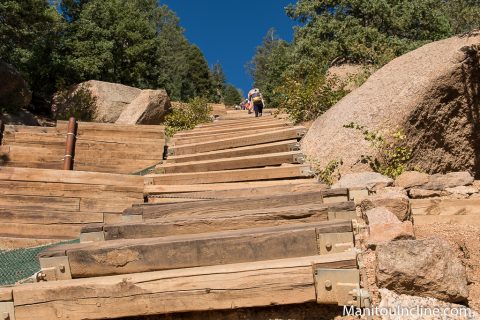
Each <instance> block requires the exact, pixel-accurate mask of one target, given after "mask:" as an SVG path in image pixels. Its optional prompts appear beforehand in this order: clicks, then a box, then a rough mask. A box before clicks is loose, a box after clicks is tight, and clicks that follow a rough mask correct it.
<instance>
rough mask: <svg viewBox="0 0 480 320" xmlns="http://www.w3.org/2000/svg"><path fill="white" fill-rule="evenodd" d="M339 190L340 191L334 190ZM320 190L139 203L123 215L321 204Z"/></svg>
mask: <svg viewBox="0 0 480 320" xmlns="http://www.w3.org/2000/svg"><path fill="white" fill-rule="evenodd" d="M336 192H340V191H336ZM343 192H344V194H345V196H344V199H345V200H343V201H347V195H348V190H346V189H343ZM328 193H330V191H329V190H326V191H322V192H306V193H298V194H291V195H279V196H260V197H251V198H238V199H222V200H208V201H199V202H195V203H177V204H169V205H149V204H144V205H139V206H135V207H133V208H129V209H126V210H125V211H124V215H127V216H128V215H142V216H143V219H144V220H150V219H158V218H162V217H167V216H170V217H171V216H181V215H184V214H190V215H192V216H196V215H202V214H208V213H211V212H217V213H218V212H229V211H242V210H252V209H266V208H270V209H272V208H279V207H285V206H294V205H304V204H322V203H323V198H324V195H325V194H328ZM338 202H341V201H338Z"/></svg>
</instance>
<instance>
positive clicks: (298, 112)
mask: <svg viewBox="0 0 480 320" xmlns="http://www.w3.org/2000/svg"><path fill="white" fill-rule="evenodd" d="M345 86H346V83H342V82H341V81H339V80H338V78H336V77H327V76H326V75H325V74H324V73H322V72H320V71H318V72H312V73H311V74H309V75H308V76H307V77H306V78H304V79H303V78H300V77H297V76H294V75H288V76H285V79H284V82H283V84H282V85H281V86H280V87H278V88H277V89H276V90H275V94H276V95H278V96H279V100H280V103H279V105H280V109H281V111H284V112H286V113H287V114H288V115H289V117H290V118H291V119H292V121H294V122H295V123H298V122H302V121H309V120H313V119H315V118H317V117H318V116H320V115H321V114H322V113H324V112H325V111H327V110H328V109H329V108H330V107H332V106H333V105H334V104H335V103H337V102H338V101H339V100H340V99H341V98H343V97H344V96H345V95H346V94H347V93H348V91H347V90H346V89H345Z"/></svg>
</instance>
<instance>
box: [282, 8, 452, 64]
mask: <svg viewBox="0 0 480 320" xmlns="http://www.w3.org/2000/svg"><path fill="white" fill-rule="evenodd" d="M441 3H442V1H440V0H413V1H412V0H299V1H298V2H297V4H296V5H291V6H289V7H288V8H287V14H288V15H289V16H290V17H291V18H293V19H295V20H297V21H299V22H300V23H302V24H303V25H302V26H301V27H298V28H297V29H296V31H295V41H294V47H295V49H294V55H295V58H296V59H295V60H296V61H297V63H296V65H297V67H298V69H299V72H308V70H311V69H312V68H318V67H319V66H320V67H321V66H324V65H329V64H330V63H332V62H333V61H335V60H337V61H338V60H339V59H342V60H348V61H352V62H356V63H370V64H384V63H386V62H388V61H390V60H391V59H393V58H394V57H396V56H399V55H401V54H403V53H405V52H407V51H409V50H412V49H414V48H416V47H418V46H420V45H422V44H424V43H426V42H429V41H434V40H439V39H442V38H445V37H448V36H449V35H451V34H452V29H451V27H450V24H449V21H448V18H447V15H446V14H445V12H444V11H443V10H442V6H441Z"/></svg>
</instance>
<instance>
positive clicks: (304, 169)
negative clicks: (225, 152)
mask: <svg viewBox="0 0 480 320" xmlns="http://www.w3.org/2000/svg"><path fill="white" fill-rule="evenodd" d="M313 175H314V174H313V172H312V170H311V169H310V166H309V165H289V166H281V167H267V168H255V169H237V170H225V171H209V172H190V173H172V174H154V175H146V176H145V177H144V178H145V184H147V185H149V184H150V185H154V184H158V185H183V184H205V183H225V182H244V181H261V180H273V179H293V178H306V177H313Z"/></svg>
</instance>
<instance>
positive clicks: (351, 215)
mask: <svg viewBox="0 0 480 320" xmlns="http://www.w3.org/2000/svg"><path fill="white" fill-rule="evenodd" d="M356 218H357V212H355V211H328V220H329V221H333V220H352V219H356Z"/></svg>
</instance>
